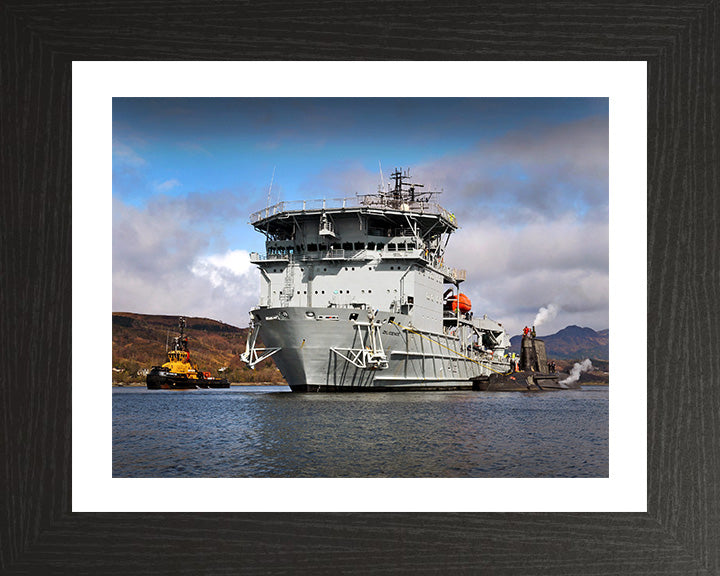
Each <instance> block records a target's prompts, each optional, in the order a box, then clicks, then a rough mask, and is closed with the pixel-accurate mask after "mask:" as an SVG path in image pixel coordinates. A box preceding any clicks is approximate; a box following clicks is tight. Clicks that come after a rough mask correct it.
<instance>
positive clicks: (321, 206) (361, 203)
mask: <svg viewBox="0 0 720 576" xmlns="http://www.w3.org/2000/svg"><path fill="white" fill-rule="evenodd" d="M344 208H379V209H383V210H399V211H407V212H413V213H416V214H438V215H440V216H442V217H443V218H445V220H447V221H448V222H451V223H452V224H456V220H455V215H454V214H453V213H452V212H450V211H449V210H446V209H445V208H443V207H442V206H440V204H437V203H435V202H401V201H396V200H392V199H388V198H384V199H382V200H380V199H379V198H378V199H375V198H373V197H368V196H350V197H348V198H321V199H317V200H288V201H284V202H278V203H277V204H274V205H272V206H268V207H267V208H263V209H262V210H258V211H257V212H253V213H252V214H250V224H255V223H256V222H259V221H261V220H264V219H266V218H270V217H271V216H275V215H276V214H283V213H286V212H303V211H318V210H342V209H344Z"/></svg>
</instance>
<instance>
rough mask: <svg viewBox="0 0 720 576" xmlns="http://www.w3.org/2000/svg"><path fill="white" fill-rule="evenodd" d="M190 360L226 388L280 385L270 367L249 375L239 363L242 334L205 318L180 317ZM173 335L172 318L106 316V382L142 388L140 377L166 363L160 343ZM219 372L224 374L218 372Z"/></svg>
mask: <svg viewBox="0 0 720 576" xmlns="http://www.w3.org/2000/svg"><path fill="white" fill-rule="evenodd" d="M185 320H186V327H185V334H186V336H188V345H189V349H190V357H191V358H192V360H193V361H194V362H196V363H197V364H198V365H199V366H200V368H202V369H203V370H208V371H210V372H212V373H213V374H214V375H216V376H218V375H222V376H225V377H227V379H228V380H230V381H231V382H283V378H282V376H281V375H280V371H279V370H278V369H277V368H276V367H275V365H274V363H273V362H272V361H265V362H262V363H260V364H259V365H258V366H257V368H256V369H255V370H251V369H250V368H248V367H247V366H246V365H245V363H244V362H243V361H242V360H240V357H239V354H240V353H241V352H243V351H244V350H245V342H246V341H247V336H248V329H247V328H237V327H235V326H231V325H230V324H224V323H223V322H218V321H216V320H210V319H209V318H192V317H186V318H185ZM177 334H178V317H177V316H153V315H147V314H134V313H129V312H113V315H112V367H113V370H112V380H113V382H114V383H115V382H117V383H129V382H144V381H145V375H144V373H143V372H142V371H143V370H145V369H148V368H150V367H152V366H157V365H160V364H162V363H163V362H165V360H166V343H168V344H169V343H172V339H173V337H174V336H176V335H177ZM220 369H224V370H223V371H222V372H220V371H219V370H220Z"/></svg>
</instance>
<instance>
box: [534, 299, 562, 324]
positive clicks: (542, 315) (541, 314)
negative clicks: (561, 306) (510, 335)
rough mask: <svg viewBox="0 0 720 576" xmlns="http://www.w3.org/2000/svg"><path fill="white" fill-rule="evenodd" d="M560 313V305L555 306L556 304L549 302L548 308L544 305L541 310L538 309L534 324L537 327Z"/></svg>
mask: <svg viewBox="0 0 720 576" xmlns="http://www.w3.org/2000/svg"><path fill="white" fill-rule="evenodd" d="M557 313H558V307H557V306H555V304H548V305H547V308H545V307H544V306H542V307H541V308H540V310H538V313H537V314H536V315H535V320H533V326H535V327H536V328H537V327H538V326H540V324H544V323H545V322H549V321H550V320H552V319H553V318H555V316H557Z"/></svg>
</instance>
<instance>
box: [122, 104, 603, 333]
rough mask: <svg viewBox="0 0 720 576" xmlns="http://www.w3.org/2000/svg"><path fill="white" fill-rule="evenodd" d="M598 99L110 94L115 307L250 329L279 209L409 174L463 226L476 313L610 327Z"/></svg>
mask: <svg viewBox="0 0 720 576" xmlns="http://www.w3.org/2000/svg"><path fill="white" fill-rule="evenodd" d="M608 153H609V150H608V100H607V98H113V165H112V180H113V182H112V185H113V188H112V190H113V193H112V194H113V310H114V311H116V312H121V311H122V312H138V313H144V314H169V315H185V316H202V317H208V318H212V319H215V320H220V321H222V322H226V323H229V324H233V325H236V326H247V324H248V320H249V314H248V312H249V310H250V309H251V308H252V307H253V306H255V305H256V304H257V301H258V297H259V287H260V277H259V273H258V272H257V270H256V267H255V266H253V265H251V264H250V262H249V253H250V252H253V251H255V252H261V253H262V252H264V251H265V250H264V242H263V241H264V237H263V236H262V234H260V233H258V232H256V231H255V230H254V229H253V228H252V227H251V226H250V225H249V224H248V216H249V215H250V214H251V213H252V212H254V211H256V210H259V209H261V208H263V207H265V206H266V205H267V203H268V201H269V202H270V204H275V203H277V202H278V201H285V200H300V199H308V200H309V199H318V198H342V197H348V196H354V195H355V194H367V193H372V192H375V191H376V190H377V188H378V185H379V183H380V182H381V173H382V175H383V176H384V179H385V180H386V181H387V180H388V178H389V175H390V173H391V172H392V171H393V169H395V168H403V169H408V168H409V169H410V172H411V174H412V176H413V180H414V181H415V182H417V183H422V184H424V185H425V186H426V188H425V189H426V190H427V189H428V188H429V187H432V188H434V189H438V190H442V193H441V194H440V196H439V198H438V201H439V203H440V204H441V205H443V206H444V207H445V208H447V209H449V210H450V211H452V212H453V213H455V214H456V216H457V220H458V224H459V226H460V229H459V230H458V231H457V232H456V233H455V234H453V236H452V237H451V239H450V243H449V245H448V251H447V253H446V257H445V263H446V264H447V265H449V266H451V267H458V268H464V269H466V270H467V280H466V282H465V283H463V285H462V288H461V290H462V291H463V292H464V293H465V294H467V295H468V296H469V297H470V298H471V300H472V303H473V311H474V313H475V315H476V316H477V315H479V314H487V315H488V316H489V317H491V318H493V319H495V320H497V321H499V322H502V323H503V325H504V326H505V327H506V329H507V330H508V332H509V333H510V334H511V335H515V334H518V333H520V331H521V330H522V328H523V326H525V325H531V324H532V323H533V322H534V323H535V324H536V328H537V331H538V333H539V334H540V335H544V334H552V333H554V332H557V331H558V330H560V329H562V328H564V327H565V326H568V325H571V324H577V325H579V326H587V327H590V328H593V329H595V330H602V329H605V328H608V325H609V319H608V295H609V282H608V265H609V227H608Z"/></svg>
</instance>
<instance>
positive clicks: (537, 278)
mask: <svg viewBox="0 0 720 576" xmlns="http://www.w3.org/2000/svg"><path fill="white" fill-rule="evenodd" d="M461 224H463V222H461ZM608 254H609V244H608V223H607V220H606V219H605V218H604V217H600V218H598V220H597V221H596V220H592V219H588V218H585V219H578V218H575V217H574V216H573V215H572V214H570V213H567V214H565V215H562V216H559V217H557V218H554V219H548V218H543V219H540V218H538V219H536V220H535V221H534V222H532V223H529V224H526V225H521V224H520V223H518V224H516V225H514V226H508V225H507V224H506V223H502V222H498V221H496V220H495V219H494V218H492V217H491V216H486V217H485V218H484V219H481V220H472V221H470V222H466V223H465V225H464V226H463V228H461V229H460V230H459V231H458V232H456V234H455V235H454V237H453V238H451V239H450V243H449V245H448V251H447V254H446V258H445V260H446V263H447V264H448V265H450V266H453V267H462V268H466V269H467V276H468V277H467V281H466V282H465V283H464V284H463V285H462V291H463V292H465V293H466V294H467V295H468V296H469V297H470V298H471V299H472V301H473V310H474V311H475V314H484V313H487V314H488V315H489V316H490V317H492V318H494V319H496V320H498V321H500V322H502V323H503V324H504V325H505V326H506V328H507V329H508V330H509V331H510V333H511V334H518V333H519V332H520V331H521V330H522V327H523V326H526V325H530V324H531V323H532V321H533V319H535V318H536V317H537V315H538V312H539V311H540V310H541V308H546V309H548V310H549V311H550V312H552V311H555V312H556V314H555V316H553V314H552V313H550V314H548V315H547V318H546V320H545V321H544V322H543V324H542V333H543V334H551V333H553V332H556V331H557V330H559V329H561V328H564V327H565V326H567V325H569V324H578V325H581V326H590V327H592V328H594V329H596V330H601V329H603V328H607V327H608V323H609V318H608V302H609V274H608V259H609V256H608ZM550 305H552V308H551V306H550Z"/></svg>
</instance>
